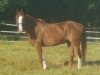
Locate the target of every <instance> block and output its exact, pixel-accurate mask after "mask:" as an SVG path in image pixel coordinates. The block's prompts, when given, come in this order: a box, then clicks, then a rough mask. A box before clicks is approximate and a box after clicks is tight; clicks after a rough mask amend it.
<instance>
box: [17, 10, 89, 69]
mask: <svg viewBox="0 0 100 75" xmlns="http://www.w3.org/2000/svg"><path fill="white" fill-rule="evenodd" d="M16 23H17V27H18V30H19V32H23V31H25V33H26V34H27V36H28V39H29V42H30V43H31V44H32V45H33V46H34V47H35V48H36V50H37V54H38V58H39V62H40V64H41V66H42V67H43V69H46V68H47V65H46V62H45V60H44V56H43V51H42V47H46V46H56V45H59V44H62V43H67V45H68V51H69V63H68V64H69V66H70V67H71V66H72V64H73V58H74V51H75V55H76V56H77V59H78V69H81V67H82V66H83V63H84V61H85V58H86V52H87V44H86V30H85V27H83V25H82V24H80V23H78V22H75V21H70V20H68V21H63V22H59V23H48V22H46V21H44V20H42V19H36V18H34V17H31V16H29V15H27V14H25V13H24V12H23V11H22V10H17V11H16ZM80 45H81V47H80ZM80 49H82V50H80Z"/></svg>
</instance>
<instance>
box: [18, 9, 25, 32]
mask: <svg viewBox="0 0 100 75" xmlns="http://www.w3.org/2000/svg"><path fill="white" fill-rule="evenodd" d="M23 18H24V13H23V11H22V10H20V11H19V10H17V11H16V23H17V27H18V31H19V32H22V31H23V26H22V23H23Z"/></svg>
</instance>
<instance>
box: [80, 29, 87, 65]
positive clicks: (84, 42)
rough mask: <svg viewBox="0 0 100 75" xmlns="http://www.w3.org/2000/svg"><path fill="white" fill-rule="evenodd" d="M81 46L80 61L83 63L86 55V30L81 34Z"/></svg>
mask: <svg viewBox="0 0 100 75" xmlns="http://www.w3.org/2000/svg"><path fill="white" fill-rule="evenodd" d="M81 46H82V60H83V63H84V62H85V60H86V54H87V43H86V30H85V29H83V32H82V40H81Z"/></svg>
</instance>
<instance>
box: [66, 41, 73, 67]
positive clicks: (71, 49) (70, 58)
mask: <svg viewBox="0 0 100 75" xmlns="http://www.w3.org/2000/svg"><path fill="white" fill-rule="evenodd" d="M67 44H68V49H69V66H70V67H71V66H72V64H73V58H74V48H73V45H72V44H71V43H70V42H68V43H67Z"/></svg>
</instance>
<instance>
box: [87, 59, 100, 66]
mask: <svg viewBox="0 0 100 75" xmlns="http://www.w3.org/2000/svg"><path fill="white" fill-rule="evenodd" d="M87 64H88V65H94V64H96V65H100V60H96V61H88V62H87Z"/></svg>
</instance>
